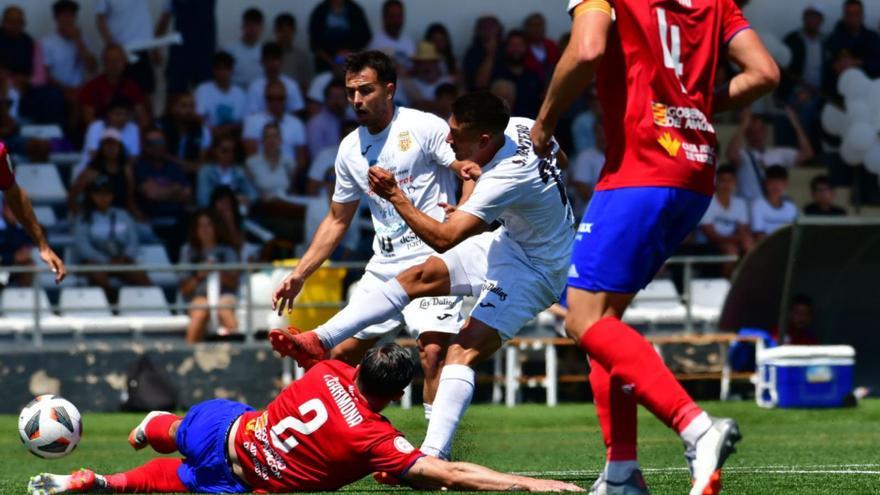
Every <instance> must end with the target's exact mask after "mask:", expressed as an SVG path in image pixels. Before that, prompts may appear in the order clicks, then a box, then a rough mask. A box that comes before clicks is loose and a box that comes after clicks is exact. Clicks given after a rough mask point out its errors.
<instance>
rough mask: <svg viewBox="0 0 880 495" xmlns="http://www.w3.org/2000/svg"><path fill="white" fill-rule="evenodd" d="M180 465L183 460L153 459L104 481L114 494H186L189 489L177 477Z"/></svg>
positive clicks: (112, 475) (111, 475)
mask: <svg viewBox="0 0 880 495" xmlns="http://www.w3.org/2000/svg"><path fill="white" fill-rule="evenodd" d="M150 423H152V421H150ZM182 463H183V459H172V458H160V459H153V460H152V461H150V462H148V463H146V464H144V465H143V466H141V467H137V468H134V469H132V470H131V471H126V472H124V473H119V474H110V475H107V476H105V477H104V479H105V480H107V486H108V487H109V488H110V489H111V490H113V492H114V493H186V492H188V491H189V489H188V488H187V487H186V486H185V485H184V484H183V482H181V481H180V478H178V477H177V468H178V467H180V465H181V464H182Z"/></svg>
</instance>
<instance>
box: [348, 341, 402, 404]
mask: <svg viewBox="0 0 880 495" xmlns="http://www.w3.org/2000/svg"><path fill="white" fill-rule="evenodd" d="M415 369H416V366H415V362H414V361H413V357H412V354H410V352H409V351H408V350H406V349H404V348H403V347H401V346H399V345H397V344H394V343H391V344H385V345H383V346H381V347H373V348H371V349H370V350H368V351H367V353H366V354H365V355H364V358H363V359H362V360H361V367H360V371H359V372H358V380H357V381H358V388H359V389H360V390H361V392H362V393H363V394H364V395H371V396H373V397H377V398H381V399H391V398H394V397H395V396H397V395H398V394H400V393H401V392H403V389H405V388H406V386H407V385H409V383H410V382H411V381H412V378H413V374H414V373H415Z"/></svg>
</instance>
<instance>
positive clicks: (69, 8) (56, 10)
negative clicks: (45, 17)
mask: <svg viewBox="0 0 880 495" xmlns="http://www.w3.org/2000/svg"><path fill="white" fill-rule="evenodd" d="M77 12H79V4H77V3H76V2H74V1H73V0H58V1H57V2H55V3H53V4H52V15H54V16H56V17H57V16H59V15H61V14H74V15H75V14H76V13H77Z"/></svg>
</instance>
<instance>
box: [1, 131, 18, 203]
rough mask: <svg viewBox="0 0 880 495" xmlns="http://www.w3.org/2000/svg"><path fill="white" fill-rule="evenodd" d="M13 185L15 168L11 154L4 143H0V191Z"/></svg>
mask: <svg viewBox="0 0 880 495" xmlns="http://www.w3.org/2000/svg"><path fill="white" fill-rule="evenodd" d="M14 185H15V169H14V167H13V165H12V155H10V154H9V150H8V149H6V145H5V144H3V143H0V191H6V190H7V189H9V188H10V187H12V186H14Z"/></svg>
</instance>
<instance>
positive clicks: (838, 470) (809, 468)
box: [516, 464, 880, 476]
mask: <svg viewBox="0 0 880 495" xmlns="http://www.w3.org/2000/svg"><path fill="white" fill-rule="evenodd" d="M872 467H880V464H820V465H806V466H731V467H727V468H724V471H726V472H728V473H746V474H864V475H880V469H862V468H872ZM684 471H687V468H684V467H665V468H642V472H643V473H645V474H649V473H677V472H684ZM516 474H519V475H522V476H598V475H599V471H594V470H576V469H575V470H568V471H523V472H518V473H516Z"/></svg>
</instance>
